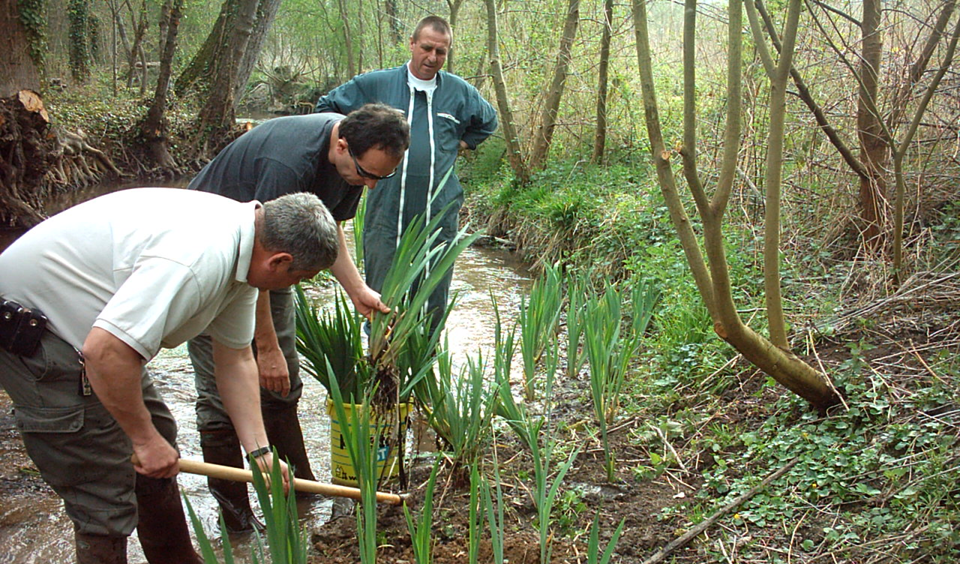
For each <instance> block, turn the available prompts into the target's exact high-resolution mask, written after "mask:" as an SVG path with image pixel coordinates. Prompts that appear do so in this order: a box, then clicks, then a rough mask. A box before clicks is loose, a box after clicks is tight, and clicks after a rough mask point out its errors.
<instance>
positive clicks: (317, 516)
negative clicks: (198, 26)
mask: <svg viewBox="0 0 960 564" xmlns="http://www.w3.org/2000/svg"><path fill="white" fill-rule="evenodd" d="M118 188H122V187H109V188H106V189H103V188H101V189H99V190H93V191H86V192H83V193H80V194H76V195H71V197H70V199H69V200H60V201H55V202H52V203H51V209H50V211H51V213H53V212H55V211H57V210H60V209H64V208H66V207H69V206H71V205H73V204H75V203H77V202H79V201H83V200H85V199H88V198H90V197H93V196H95V195H97V194H98V193H105V192H108V191H113V190H115V189H118ZM347 226H348V227H349V223H348V224H347ZM348 236H349V237H351V238H352V233H348ZM528 284H529V277H528V276H527V274H526V273H525V271H524V270H523V268H522V265H520V264H519V263H518V262H517V261H516V260H515V259H514V258H513V257H512V256H511V255H510V254H509V253H507V252H505V251H501V250H492V249H486V248H480V247H473V248H468V249H467V250H466V251H465V252H464V253H463V255H461V256H460V258H459V260H458V261H457V265H456V270H455V273H454V280H453V288H452V289H453V290H454V291H456V292H458V293H459V301H458V306H457V307H456V308H455V309H454V311H453V313H452V314H451V315H450V318H449V320H448V322H447V334H448V338H449V343H450V348H451V350H452V351H453V353H454V358H455V362H457V361H459V362H457V364H460V363H462V361H463V358H464V355H465V354H467V353H469V354H473V355H475V354H476V352H477V350H478V349H479V350H482V351H483V356H484V358H489V357H490V355H489V353H490V352H491V350H492V347H493V330H494V326H493V320H494V315H493V308H492V304H491V296H493V297H495V298H496V300H497V302H498V303H499V304H500V310H501V312H502V315H503V318H504V319H503V322H504V324H505V326H508V325H507V324H508V323H511V324H512V322H513V319H514V318H515V311H516V309H517V307H518V305H519V300H520V294H521V293H522V292H525V291H526V290H527V286H528ZM336 288H337V285H336V283H335V282H332V283H331V284H328V285H324V286H323V287H318V288H317V291H318V293H319V295H320V296H321V298H320V300H321V303H320V305H321V306H322V305H323V302H324V301H326V302H330V301H331V300H332V297H333V295H334V291H335V289H336ZM149 368H150V370H151V372H152V374H153V376H154V379H155V381H156V382H157V384H158V386H159V389H160V391H161V393H162V394H163V398H164V400H165V401H166V403H167V405H168V406H169V407H170V409H171V410H172V411H173V414H174V416H175V417H176V419H177V423H178V425H179V447H180V451H181V454H182V456H183V457H185V458H192V459H196V460H200V459H202V457H201V454H200V442H199V435H198V434H197V430H196V421H195V415H194V401H195V399H196V391H195V389H194V381H193V370H192V367H191V365H190V361H189V359H188V358H187V353H186V346H185V345H181V346H180V347H178V348H176V349H171V350H163V351H162V352H161V353H160V354H159V355H158V356H157V357H156V358H155V359H153V360H152V361H151V362H150V364H149ZM301 374H302V375H303V377H304V390H303V398H302V399H301V401H300V422H301V425H302V427H303V433H304V438H305V441H306V447H307V453H308V455H309V457H310V463H311V466H312V467H313V470H314V473H315V474H316V475H317V478H318V480H320V481H321V482H329V481H330V458H329V456H330V455H329V449H328V437H329V420H328V418H327V415H326V411H325V407H324V401H325V397H326V392H325V390H324V389H323V387H322V386H321V385H320V384H319V383H318V382H316V381H315V380H313V379H312V378H310V376H309V375H307V374H306V373H304V372H302V371H301ZM0 409H2V410H3V413H0V433H3V441H4V442H14V441H19V439H18V438H17V437H16V435H15V431H14V430H13V426H12V421H13V420H12V416H11V415H10V409H11V408H10V402H9V398H7V396H6V394H5V393H4V392H2V390H0ZM9 437H14V438H13V439H10V438H9ZM2 446H3V448H0V456H7V454H8V453H9V452H10V451H11V450H15V449H10V448H8V447H9V445H2ZM20 452H21V454H20V456H21V457H22V458H23V461H22V463H21V464H19V465H18V466H19V467H18V468H13V469H8V470H7V471H5V472H0V564H32V563H51V562H54V563H60V562H73V561H74V548H73V526H72V524H71V522H70V520H69V519H68V518H67V517H66V515H65V514H64V512H63V510H62V507H61V503H60V500H59V498H57V497H56V496H55V495H54V494H53V492H52V490H50V489H49V488H48V487H47V486H46V485H45V484H43V483H42V482H40V481H39V479H37V478H35V477H34V478H32V479H29V480H28V479H23V476H24V475H30V474H31V472H33V473H35V472H36V470H35V468H33V466H32V463H31V462H30V461H29V460H28V459H26V458H25V456H24V455H23V454H22V446H21V447H20ZM179 485H180V488H181V489H182V490H183V492H184V494H185V495H186V497H187V498H188V499H189V501H190V503H191V505H192V506H193V508H194V509H195V510H196V511H197V513H198V515H199V517H200V519H201V520H202V521H203V525H204V528H205V529H206V530H207V532H208V534H210V533H212V534H211V535H210V536H211V537H216V536H217V535H216V531H217V529H218V526H217V519H218V517H217V509H218V508H217V504H216V502H215V501H214V500H213V498H212V497H211V496H210V494H209V492H208V490H207V487H206V478H203V477H201V476H195V475H189V474H180V475H179ZM250 497H251V501H252V502H254V503H255V502H256V496H255V495H254V493H253V489H252V487H251V488H250ZM333 505H334V501H333V500H331V499H318V500H313V501H309V502H300V505H299V510H300V516H301V524H302V525H303V526H304V527H306V528H307V530H308V535H309V532H310V531H313V530H316V529H317V528H318V527H320V526H321V525H322V524H323V523H325V522H326V521H327V520H329V519H330V518H331V514H332V512H333ZM255 542H256V541H254V540H252V539H251V538H249V537H248V538H247V539H239V540H238V541H236V542H235V546H234V556H235V557H236V561H237V562H238V563H249V562H252V558H251V550H252V546H253V545H254V544H255ZM216 544H218V543H215V545H216ZM128 554H129V561H130V562H131V563H134V564H138V563H142V562H145V561H146V559H145V558H144V556H143V552H142V551H141V549H140V545H139V542H138V541H137V540H136V533H134V535H133V537H131V540H130V543H129V547H128Z"/></svg>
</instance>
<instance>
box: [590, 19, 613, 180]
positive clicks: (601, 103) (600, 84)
mask: <svg viewBox="0 0 960 564" xmlns="http://www.w3.org/2000/svg"><path fill="white" fill-rule="evenodd" d="M612 36H613V0H604V2H603V35H601V36H600V69H599V73H598V74H599V77H598V79H597V131H596V135H595V136H594V138H593V162H595V163H597V164H603V150H604V147H605V146H606V144H607V83H608V75H609V72H610V41H611V37H612Z"/></svg>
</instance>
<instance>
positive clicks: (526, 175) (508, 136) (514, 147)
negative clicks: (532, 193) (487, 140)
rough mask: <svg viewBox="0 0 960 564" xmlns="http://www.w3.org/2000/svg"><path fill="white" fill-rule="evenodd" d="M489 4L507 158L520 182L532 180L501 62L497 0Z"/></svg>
mask: <svg viewBox="0 0 960 564" xmlns="http://www.w3.org/2000/svg"><path fill="white" fill-rule="evenodd" d="M484 3H485V4H486V5H487V51H488V52H489V53H490V74H491V75H492V76H493V85H494V90H496V92H497V109H498V110H499V111H500V127H501V128H502V129H503V137H504V139H505V140H506V142H507V160H508V161H509V162H510V168H511V169H513V174H514V176H515V177H516V178H517V181H518V182H519V183H520V184H526V183H528V182H529V181H530V171H529V169H528V168H527V165H526V163H525V162H524V159H523V153H522V152H521V149H520V138H519V136H518V135H517V126H516V121H515V120H514V117H513V110H512V109H511V108H510V99H509V98H508V97H507V85H506V83H505V82H504V81H503V67H502V65H501V63H500V43H499V39H498V33H499V31H498V28H497V3H496V0H484Z"/></svg>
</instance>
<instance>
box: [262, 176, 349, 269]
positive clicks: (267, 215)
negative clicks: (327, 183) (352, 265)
mask: <svg viewBox="0 0 960 564" xmlns="http://www.w3.org/2000/svg"><path fill="white" fill-rule="evenodd" d="M260 242H261V243H262V244H263V246H264V247H265V248H266V249H267V250H270V251H272V252H277V253H290V255H291V256H292V257H293V263H292V264H291V265H290V269H291V270H323V269H326V268H330V267H331V266H332V265H333V263H334V261H336V260H337V253H338V251H339V250H340V237H339V233H338V231H337V223H336V222H335V221H334V220H333V216H332V215H330V210H328V209H327V206H325V205H324V204H323V202H322V201H320V198H318V197H317V196H316V195H314V194H310V193H307V192H298V193H296V194H287V195H285V196H281V197H279V198H277V199H275V200H270V201H269V202H267V203H265V204H263V230H262V235H260Z"/></svg>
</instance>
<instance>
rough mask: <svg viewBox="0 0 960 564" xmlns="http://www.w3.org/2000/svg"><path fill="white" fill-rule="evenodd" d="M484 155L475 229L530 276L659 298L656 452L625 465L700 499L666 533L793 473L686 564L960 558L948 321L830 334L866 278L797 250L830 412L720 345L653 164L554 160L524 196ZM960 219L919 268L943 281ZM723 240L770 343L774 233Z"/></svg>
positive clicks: (643, 382) (639, 366)
mask: <svg viewBox="0 0 960 564" xmlns="http://www.w3.org/2000/svg"><path fill="white" fill-rule="evenodd" d="M479 153H480V154H479V155H477V156H476V157H475V158H474V159H473V160H470V161H468V162H467V163H466V166H465V167H464V168H465V172H464V177H465V178H466V179H468V181H467V182H465V185H467V187H468V188H467V191H468V192H467V193H468V207H469V210H470V218H471V221H472V222H473V224H474V225H475V226H478V227H480V228H482V227H486V229H487V231H488V233H490V234H492V235H495V236H497V237H500V238H504V239H509V240H512V241H513V242H515V243H516V245H517V247H518V249H519V251H520V252H522V253H525V254H526V256H527V257H528V258H529V259H530V260H531V262H536V263H539V264H542V265H551V264H560V265H562V266H563V268H564V269H565V271H567V272H570V271H580V272H591V273H592V274H593V276H594V279H595V282H596V284H595V286H596V287H595V290H596V289H598V288H601V287H602V282H605V281H614V282H615V281H625V282H627V283H632V282H634V281H637V280H644V281H651V282H654V283H656V284H657V285H658V287H659V288H661V290H662V296H661V300H660V302H659V305H658V306H657V308H656V312H655V314H654V317H653V320H652V322H651V325H650V329H649V330H648V334H647V337H646V338H645V339H644V342H643V347H642V349H641V350H640V351H639V353H638V354H637V355H636V357H635V359H634V362H633V364H632V365H631V370H630V374H629V375H628V377H627V378H628V381H629V384H628V385H627V386H625V388H624V393H623V397H622V398H621V412H622V415H621V417H620V420H621V421H622V420H626V419H630V418H634V419H635V420H636V421H638V422H639V423H638V424H636V425H634V426H633V427H632V428H631V430H630V431H629V433H628V436H629V442H630V443H631V448H632V449H634V450H636V451H639V452H641V453H642V454H641V455H640V456H639V457H634V458H635V459H634V460H633V461H632V462H631V464H630V465H624V467H625V468H629V473H628V475H629V476H630V478H632V480H633V481H634V482H635V483H638V484H639V483H641V482H646V481H650V482H658V483H668V484H677V483H687V484H692V485H693V487H692V488H691V489H684V488H679V489H680V491H681V492H682V493H684V494H685V495H678V496H677V503H676V504H674V505H673V506H671V507H667V508H666V509H664V510H663V511H662V513H661V514H660V515H659V519H660V520H662V521H664V522H668V523H669V524H670V526H671V527H677V534H680V533H681V532H683V531H685V530H687V529H689V528H690V527H692V526H694V525H696V524H697V523H700V522H701V521H703V520H705V519H707V518H709V517H710V516H712V515H714V514H715V513H717V512H718V511H720V510H721V508H724V506H726V505H727V504H729V503H730V502H731V501H732V500H734V499H735V498H737V497H738V496H741V495H742V494H745V493H747V492H751V490H752V488H754V487H755V486H757V485H758V484H759V483H760V482H761V481H762V480H763V479H764V478H765V477H767V476H769V475H770V474H772V473H773V472H775V471H776V470H778V469H779V468H781V467H783V466H784V465H787V464H789V463H792V464H793V466H792V468H791V469H790V470H789V471H787V472H786V473H785V474H784V475H783V476H781V477H780V478H778V479H777V480H775V481H773V482H772V483H771V484H770V485H768V486H766V487H763V488H760V489H759V490H757V491H755V492H751V496H750V497H749V498H748V499H746V501H744V502H743V503H742V504H740V505H739V506H736V507H733V508H731V509H730V510H729V511H728V512H726V513H724V514H722V515H721V516H720V517H719V518H718V521H717V523H716V524H714V525H713V526H712V527H710V529H708V531H709V533H708V534H707V535H702V536H701V537H699V539H698V541H697V542H696V543H694V544H693V545H692V548H691V549H689V551H687V552H686V553H685V554H684V555H683V557H681V558H679V559H678V560H676V561H677V562H692V561H696V562H731V561H755V562H761V561H762V562H884V561H890V562H895V561H897V562H932V563H937V564H946V563H948V562H957V561H960V532H958V531H960V404H958V401H957V398H958V397H960V361H958V360H956V359H957V358H958V357H957V354H956V353H957V350H956V349H957V344H956V343H957V342H960V341H958V340H957V339H955V336H954V334H955V333H957V330H956V328H957V326H958V323H957V321H956V315H955V313H951V310H950V308H949V306H945V307H944V308H943V311H942V312H941V311H940V310H939V309H935V310H933V311H930V312H928V313H926V314H925V313H924V312H923V311H922V308H918V309H917V310H916V311H907V312H906V313H904V312H902V311H901V312H900V314H899V315H890V312H880V313H878V314H876V315H875V316H872V317H867V318H862V319H857V320H856V321H855V322H854V323H852V324H847V325H845V326H844V325H843V324H838V325H837V328H836V330H830V331H825V330H824V328H826V327H832V325H830V324H831V323H832V322H833V321H834V316H835V315H836V314H837V313H838V312H840V311H841V310H842V309H843V307H844V303H849V299H850V296H845V295H844V289H843V286H844V284H845V283H846V284H848V283H849V280H850V278H851V272H854V271H855V270H856V269H855V268H854V267H855V266H856V265H851V264H850V263H846V262H841V261H837V260H833V262H831V256H830V254H829V252H827V251H820V252H813V251H811V252H810V253H806V254H801V255H799V256H792V254H787V253H786V252H785V257H784V260H783V262H782V280H783V288H784V296H785V298H786V300H785V304H784V307H785V310H786V312H787V315H788V320H789V323H791V324H792V325H791V326H790V327H788V332H789V333H790V334H791V335H794V336H799V337H804V336H805V338H804V339H803V340H798V341H796V345H797V346H796V347H795V352H797V353H798V354H801V355H805V357H804V358H805V360H807V361H808V362H810V363H811V364H812V365H814V366H818V367H821V368H823V369H824V370H826V371H827V372H828V374H829V375H830V377H831V379H832V380H833V382H834V384H835V385H836V386H837V387H838V389H839V390H840V391H841V392H842V394H843V396H844V401H845V403H844V405H841V406H838V407H836V408H834V409H833V410H831V411H830V412H829V413H827V414H820V413H817V412H816V411H814V410H812V409H811V408H810V407H809V405H808V404H807V403H806V402H805V401H804V400H802V399H800V398H799V397H797V396H795V395H793V394H791V393H790V392H788V391H787V390H785V389H784V388H783V387H782V386H781V385H779V384H777V383H775V382H774V381H773V380H772V379H769V378H767V377H766V376H765V375H763V374H762V373H760V372H759V371H757V370H756V369H754V368H752V367H751V366H750V365H749V364H748V363H746V362H745V361H743V359H738V358H736V351H734V350H733V349H732V348H731V347H730V346H729V345H727V344H726V343H724V342H723V341H721V340H720V339H719V338H718V337H717V336H716V335H715V334H714V332H713V327H712V322H711V319H710V316H709V314H708V313H707V310H706V308H705V307H704V305H703V302H702V300H701V299H700V296H699V294H698V292H697V289H696V287H695V285H694V283H693V279H692V276H691V274H690V272H689V267H688V266H687V264H686V261H685V259H684V254H683V250H682V248H681V247H680V244H679V241H678V240H677V238H676V236H675V231H674V228H673V226H672V224H671V222H670V219H669V215H668V212H667V209H666V206H665V204H664V202H663V199H662V196H661V195H660V191H659V188H658V186H657V185H656V178H655V174H654V172H653V170H652V168H651V167H650V166H649V165H647V164H646V161H645V160H644V159H639V158H633V157H631V156H628V157H625V158H624V157H622V156H621V159H620V162H619V163H613V164H610V165H608V166H604V167H597V166H595V165H591V164H589V163H585V162H583V161H566V162H552V163H551V164H550V166H549V167H548V170H547V171H545V172H542V173H539V174H538V175H536V176H535V177H534V180H533V182H532V183H531V185H530V186H528V187H524V188H520V187H518V186H516V185H515V184H513V183H512V182H511V180H510V178H511V175H510V174H509V171H508V170H507V169H506V168H505V166H506V165H503V164H502V163H499V166H500V168H495V167H494V164H495V161H494V160H493V159H492V158H490V157H489V156H488V155H485V154H484V152H483V151H480V152H479ZM692 209H693V207H692V205H691V206H688V210H692ZM955 211H956V206H955V205H953V204H947V205H945V206H944V210H943V213H942V215H943V217H942V218H941V222H939V223H936V224H934V225H932V227H931V229H930V237H931V241H932V243H931V244H930V245H929V248H928V249H924V253H919V252H918V253H917V254H918V256H921V255H922V256H929V265H930V267H931V270H937V268H943V265H944V264H950V261H955V260H956V259H957V258H958V254H957V250H956V249H957V245H956V239H957V236H956V234H957V233H960V228H958V227H957V225H958V222H957V221H956V220H955V213H952V212H955ZM691 215H692V214H691ZM692 219H693V220H694V224H695V229H696V228H697V227H696V219H695V218H692ZM725 236H726V247H725V251H726V255H727V261H728V265H729V268H730V277H731V283H732V287H733V289H734V290H733V291H734V301H735V303H736V305H737V307H738V310H739V312H740V315H741V317H742V318H743V320H744V321H745V322H746V323H747V324H748V325H750V326H751V327H752V328H753V329H754V330H756V331H758V332H759V333H761V334H765V333H766V327H765V323H766V320H765V313H764V309H765V304H764V301H763V283H762V247H763V241H762V238H761V237H762V230H760V229H756V228H753V229H751V228H748V227H747V226H742V225H738V224H737V221H736V220H735V221H730V222H728V225H727V226H725ZM793 254H795V253H793ZM938 264H939V265H940V266H939V267H937V265H938ZM861 276H863V277H865V278H866V277H869V276H870V273H864V274H861ZM852 297H853V298H854V299H857V300H859V299H862V298H861V297H860V296H852ZM945 303H947V302H945ZM814 328H815V329H814ZM904 328H908V329H904ZM808 330H809V332H808ZM907 330H909V331H910V332H909V333H907V336H906V337H904V331H907ZM937 334H940V335H941V336H940V337H939V339H940V340H941V341H942V342H938V341H937V337H935V336H936V335H937ZM561 338H564V339H565V337H563V336H561ZM912 339H916V340H917V345H914V344H913V342H912ZM800 343H803V345H802V346H800ZM915 347H916V348H915ZM917 351H921V352H917ZM584 393H585V397H586V393H587V392H584ZM594 432H595V431H594ZM637 458H639V461H638V460H637ZM620 479H621V480H622V479H624V473H621V474H620ZM567 495H568V496H573V495H574V494H572V493H568V494H567ZM560 499H561V500H566V498H565V497H561V498H560ZM564 503H567V501H565V502H564ZM567 505H570V506H572V507H575V506H576V504H575V503H567ZM574 511H576V510H575V509H574ZM694 555H695V556H694ZM690 558H692V560H691V559H690Z"/></svg>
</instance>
